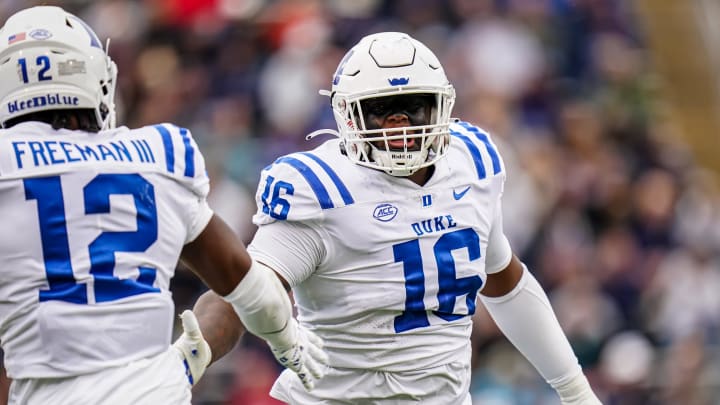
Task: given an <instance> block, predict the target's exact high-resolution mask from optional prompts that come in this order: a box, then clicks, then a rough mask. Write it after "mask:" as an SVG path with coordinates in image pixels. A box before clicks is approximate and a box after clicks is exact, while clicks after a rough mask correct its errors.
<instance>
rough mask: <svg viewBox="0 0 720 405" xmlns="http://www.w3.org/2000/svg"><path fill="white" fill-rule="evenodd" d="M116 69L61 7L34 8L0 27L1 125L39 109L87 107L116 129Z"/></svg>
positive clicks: (102, 123) (80, 23)
mask: <svg viewBox="0 0 720 405" xmlns="http://www.w3.org/2000/svg"><path fill="white" fill-rule="evenodd" d="M116 78H117V67H116V66H115V63H114V62H113V61H112V60H111V59H110V57H109V56H108V55H107V52H106V51H105V50H103V46H102V44H101V43H100V41H99V40H98V37H97V35H95V33H94V32H93V30H92V29H91V28H90V27H89V26H88V25H87V24H85V22H83V21H82V20H80V19H79V18H78V17H76V16H74V15H72V14H70V13H68V12H66V11H65V10H63V9H62V8H59V7H50V6H40V7H32V8H28V9H25V10H22V11H19V12H18V13H16V14H14V15H12V16H11V17H10V18H9V19H8V20H7V21H6V22H5V25H4V26H3V27H2V28H0V124H1V125H2V126H3V127H5V126H6V123H7V121H8V120H10V119H13V118H16V117H19V116H22V115H25V114H29V113H34V112H38V111H45V110H57V109H91V110H94V111H95V115H96V118H97V123H98V126H99V127H100V129H108V128H114V127H115V103H114V98H115V84H116Z"/></svg>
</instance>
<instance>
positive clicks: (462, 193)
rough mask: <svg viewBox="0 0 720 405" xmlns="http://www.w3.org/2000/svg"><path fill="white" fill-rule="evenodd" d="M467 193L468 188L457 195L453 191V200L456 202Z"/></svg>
mask: <svg viewBox="0 0 720 405" xmlns="http://www.w3.org/2000/svg"><path fill="white" fill-rule="evenodd" d="M468 191H470V186H467V188H466V189H465V190H463V191H461V192H459V193H457V192H455V190H453V198H455V199H456V200H459V199H461V198H463V196H465V194H466V193H467V192H468Z"/></svg>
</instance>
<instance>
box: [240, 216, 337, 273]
mask: <svg viewBox="0 0 720 405" xmlns="http://www.w3.org/2000/svg"><path fill="white" fill-rule="evenodd" d="M248 252H249V253H250V255H251V256H252V257H253V258H254V259H255V260H257V261H259V262H261V263H265V264H266V265H268V266H270V268H272V269H273V270H275V271H276V272H277V273H278V274H280V275H281V276H282V277H283V278H284V279H285V280H286V281H287V282H288V284H290V286H291V287H294V286H296V285H298V284H300V283H301V282H302V281H303V280H305V279H306V278H308V277H309V276H310V275H311V274H312V273H313V272H314V271H315V269H316V268H317V267H318V265H319V264H320V263H321V262H322V260H323V258H324V257H325V244H324V243H323V241H322V237H321V236H320V234H319V233H318V232H317V231H316V230H315V229H313V228H312V227H310V226H309V225H306V224H303V223H300V222H294V221H277V222H273V223H270V224H267V225H262V226H260V228H259V229H258V230H257V232H256V233H255V237H254V238H253V240H252V242H251V243H250V245H249V246H248Z"/></svg>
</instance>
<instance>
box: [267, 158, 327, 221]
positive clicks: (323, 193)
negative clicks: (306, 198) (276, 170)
mask: <svg viewBox="0 0 720 405" xmlns="http://www.w3.org/2000/svg"><path fill="white" fill-rule="evenodd" d="M275 163H287V164H288V165H290V166H292V167H294V168H295V170H297V171H298V172H300V174H302V176H303V177H305V180H306V181H307V182H308V184H310V188H312V190H313V191H314V192H315V196H316V197H317V198H318V202H319V203H320V207H321V208H322V209H327V208H334V207H335V205H334V204H333V202H332V200H331V199H330V195H329V194H328V192H327V189H326V188H325V186H323V184H322V182H321V181H320V179H319V178H318V176H317V175H316V174H315V173H314V172H313V171H312V169H311V168H310V167H309V166H308V165H306V164H305V163H303V162H302V161H301V160H298V159H296V158H293V157H289V156H285V157H281V158H280V159H278V160H276V161H275Z"/></svg>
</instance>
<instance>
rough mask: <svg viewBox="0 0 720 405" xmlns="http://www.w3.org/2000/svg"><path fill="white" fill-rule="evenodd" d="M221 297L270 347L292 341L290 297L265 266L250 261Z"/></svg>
mask: <svg viewBox="0 0 720 405" xmlns="http://www.w3.org/2000/svg"><path fill="white" fill-rule="evenodd" d="M222 298H223V299H224V300H225V301H226V302H228V303H229V304H230V305H232V307H233V309H234V310H235V313H237V314H238V316H239V317H240V320H241V321H242V323H243V325H245V328H247V330H248V331H250V332H251V333H252V334H254V335H257V336H259V337H261V338H263V339H265V340H267V341H268V343H270V346H272V347H274V348H281V349H285V348H288V347H290V346H291V345H292V344H293V343H294V340H295V336H294V332H295V331H294V330H292V328H288V326H290V319H291V318H292V304H291V303H290V297H289V296H288V294H287V292H286V291H285V288H284V287H283V285H282V283H281V282H280V279H279V278H278V277H277V276H276V275H275V273H274V272H273V271H272V270H271V269H270V268H268V267H267V266H265V265H263V264H262V263H258V262H256V261H254V260H253V262H252V265H251V266H250V270H248V272H247V274H245V277H243V279H242V280H240V282H239V283H238V285H237V286H236V287H235V289H234V290H233V291H232V292H231V293H230V294H228V295H226V296H224V297H222Z"/></svg>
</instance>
